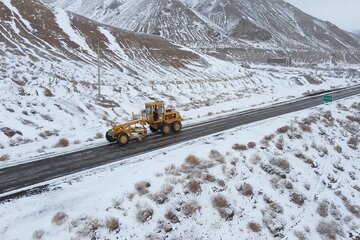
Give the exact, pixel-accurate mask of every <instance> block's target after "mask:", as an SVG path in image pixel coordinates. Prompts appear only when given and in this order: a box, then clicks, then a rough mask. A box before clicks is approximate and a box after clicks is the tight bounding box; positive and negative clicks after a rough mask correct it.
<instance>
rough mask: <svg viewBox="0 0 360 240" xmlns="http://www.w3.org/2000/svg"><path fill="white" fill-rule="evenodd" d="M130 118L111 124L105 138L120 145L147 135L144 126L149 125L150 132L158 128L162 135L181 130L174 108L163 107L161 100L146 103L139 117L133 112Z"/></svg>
mask: <svg viewBox="0 0 360 240" xmlns="http://www.w3.org/2000/svg"><path fill="white" fill-rule="evenodd" d="M132 118H133V119H132V120H131V121H129V122H126V123H122V124H118V125H114V126H112V128H111V129H110V130H108V131H107V132H106V139H107V140H108V141H109V142H115V141H117V142H118V144H120V145H125V144H127V143H128V142H129V141H130V140H131V139H136V138H137V139H139V140H140V141H141V140H142V139H144V138H145V137H146V136H147V128H146V126H149V129H150V130H151V131H152V132H158V131H159V130H160V131H161V133H162V134H163V135H167V134H169V133H170V132H175V133H178V132H180V131H181V128H182V124H181V121H182V120H183V119H182V117H181V115H180V113H179V112H178V111H176V110H175V109H172V108H168V109H165V106H164V103H163V102H150V103H146V104H145V110H143V111H142V112H141V117H135V116H134V114H133V117H132Z"/></svg>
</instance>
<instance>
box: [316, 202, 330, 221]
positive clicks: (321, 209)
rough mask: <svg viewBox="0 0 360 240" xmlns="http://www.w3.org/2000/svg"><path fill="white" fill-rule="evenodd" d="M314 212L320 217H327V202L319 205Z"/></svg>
mask: <svg viewBox="0 0 360 240" xmlns="http://www.w3.org/2000/svg"><path fill="white" fill-rule="evenodd" d="M316 212H317V213H318V214H319V215H320V216H322V217H327V216H328V215H329V203H328V202H327V201H322V202H321V203H319V206H318V208H317V209H316Z"/></svg>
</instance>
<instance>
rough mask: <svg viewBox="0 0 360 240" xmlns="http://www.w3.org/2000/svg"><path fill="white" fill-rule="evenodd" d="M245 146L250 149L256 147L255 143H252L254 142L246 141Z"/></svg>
mask: <svg viewBox="0 0 360 240" xmlns="http://www.w3.org/2000/svg"><path fill="white" fill-rule="evenodd" d="M247 147H248V148H250V149H253V148H255V147H256V143H254V142H248V144H247Z"/></svg>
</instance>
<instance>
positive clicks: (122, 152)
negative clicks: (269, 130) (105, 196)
mask: <svg viewBox="0 0 360 240" xmlns="http://www.w3.org/2000/svg"><path fill="white" fill-rule="evenodd" d="M329 93H331V95H332V96H333V97H334V100H338V99H341V98H345V97H349V96H353V95H357V94H360V86H356V87H352V88H344V89H340V90H334V91H328V92H326V93H320V94H317V95H313V96H307V97H303V98H300V99H298V100H294V101H291V102H286V103H281V104H276V105H272V106H269V107H266V108H259V109H254V110H249V111H245V112H240V113H236V114H231V115H228V116H226V117H223V118H220V119H216V120H211V121H208V122H203V123H199V124H195V125H192V126H188V127H186V128H184V129H183V130H182V132H181V133H179V134H170V135H168V136H161V135H155V136H151V137H149V138H146V139H144V140H143V141H142V142H132V143H130V144H128V145H126V146H122V147H120V146H118V145H117V144H116V143H115V144H109V145H105V146H100V147H95V148H91V149H86V150H81V151H78V152H73V153H68V154H65V155H61V156H55V157H50V158H47V159H42V160H38V161H34V162H29V163H24V164H20V165H16V166H12V167H8V168H3V169H0V196H1V197H0V201H1V200H4V199H6V193H7V192H10V191H14V190H17V189H21V188H24V187H28V186H31V185H34V184H38V183H41V182H44V181H47V180H51V179H55V178H58V177H62V176H66V175H69V174H73V173H76V172H79V171H83V170H87V169H91V168H94V167H98V166H101V165H104V164H108V163H112V162H116V161H119V160H122V159H125V158H129V157H132V156H136V155H139V154H142V153H146V152H150V151H153V150H157V149H161V148H164V147H168V146H170V145H174V144H178V143H181V142H185V141H189V140H192V139H195V138H199V137H203V136H206V135H210V134H214V133H218V132H221V131H224V130H228V129H231V128H234V127H238V126H240V125H244V124H248V123H253V122H257V121H261V120H264V119H268V118H272V117H276V116H280V115H283V114H287V113H291V112H295V111H300V110H304V109H307V108H311V107H315V106H318V105H320V104H322V103H323V102H322V96H323V95H325V94H329Z"/></svg>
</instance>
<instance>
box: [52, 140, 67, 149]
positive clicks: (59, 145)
mask: <svg viewBox="0 0 360 240" xmlns="http://www.w3.org/2000/svg"><path fill="white" fill-rule="evenodd" d="M67 146H69V140H67V139H66V138H61V139H60V140H59V141H58V142H57V143H56V144H55V147H56V148H60V147H67Z"/></svg>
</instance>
